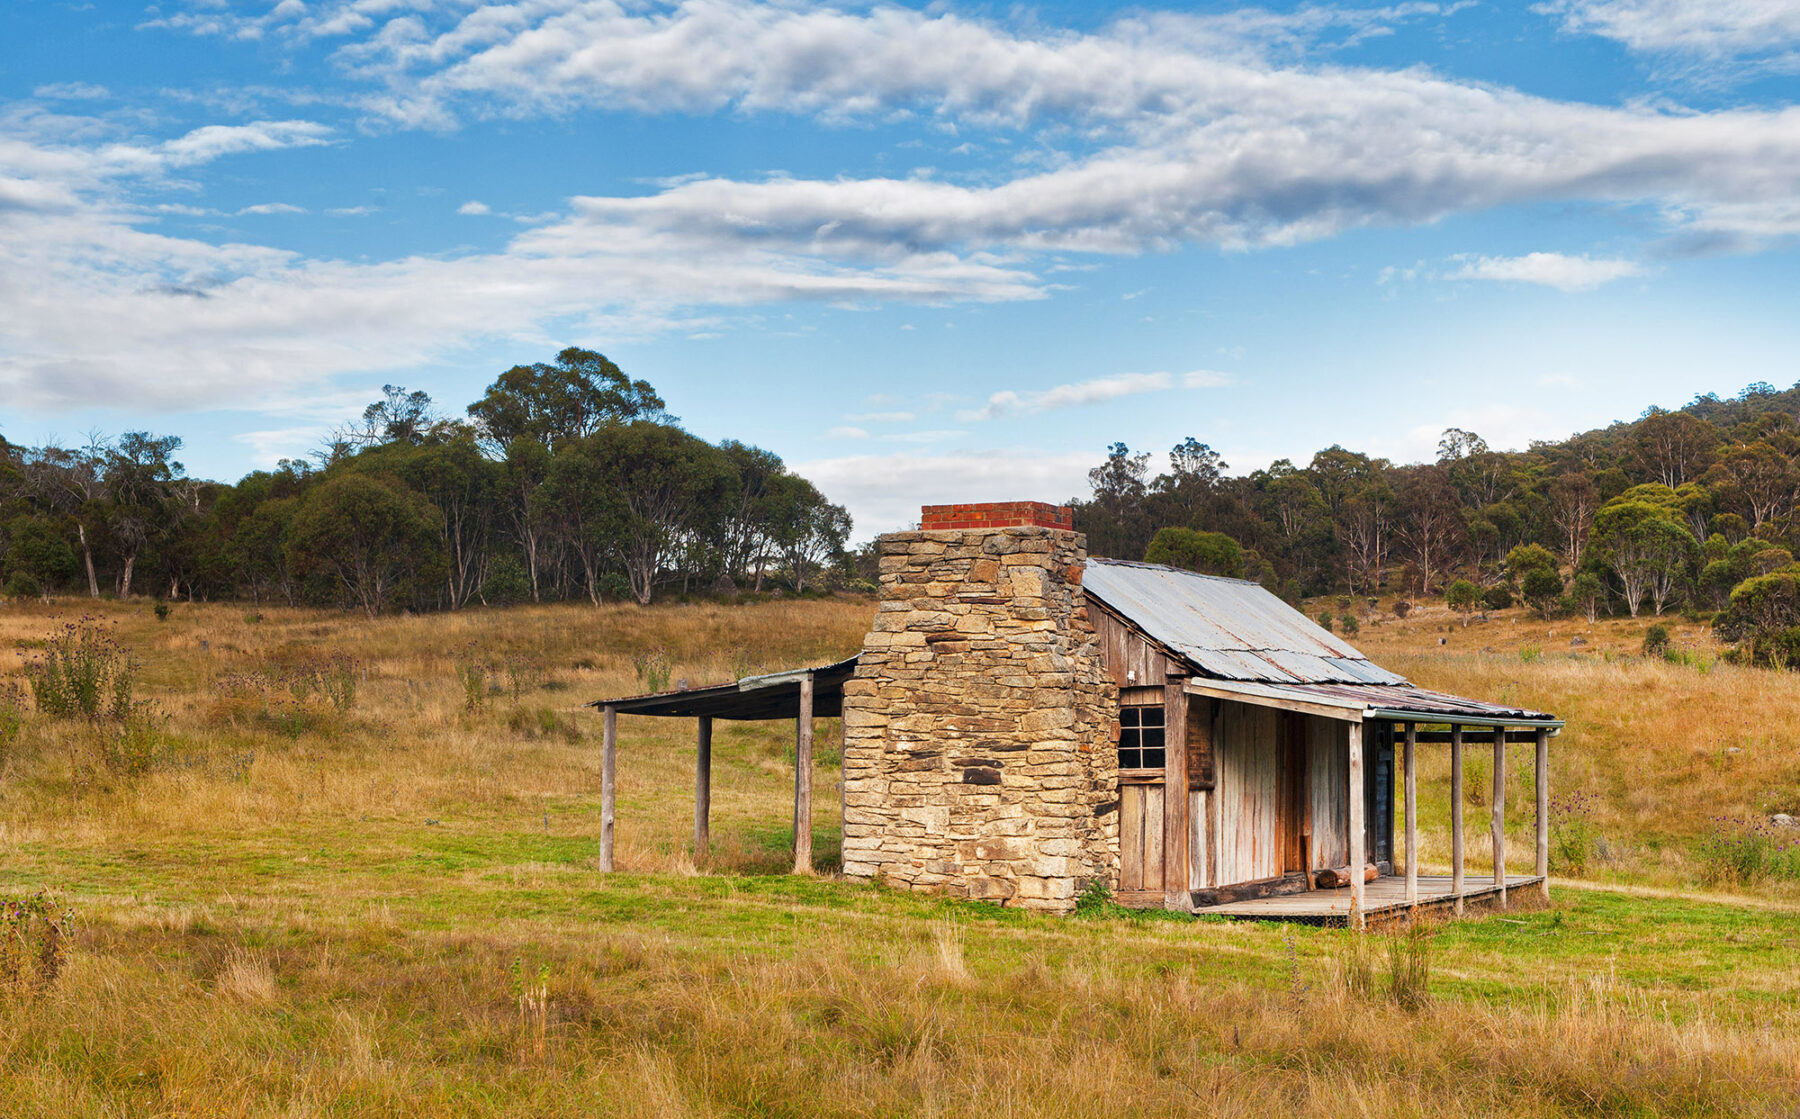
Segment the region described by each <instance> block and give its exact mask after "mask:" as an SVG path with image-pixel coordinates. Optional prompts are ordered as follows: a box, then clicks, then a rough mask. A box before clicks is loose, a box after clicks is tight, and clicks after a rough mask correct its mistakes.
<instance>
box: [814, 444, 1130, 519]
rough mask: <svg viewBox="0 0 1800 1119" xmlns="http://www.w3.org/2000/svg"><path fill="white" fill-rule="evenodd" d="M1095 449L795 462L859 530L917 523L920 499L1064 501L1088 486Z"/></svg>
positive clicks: (937, 501)
mask: <svg viewBox="0 0 1800 1119" xmlns="http://www.w3.org/2000/svg"><path fill="white" fill-rule="evenodd" d="M1098 461H1099V456H1098V455H1094V454H1049V455H1047V454H1045V453H1044V452H1043V449H1042V448H1041V447H1040V448H1011V449H1003V450H998V449H997V450H983V451H970V452H966V453H960V454H940V455H925V454H917V453H912V452H903V453H900V454H892V455H850V456H846V457H843V458H830V459H816V460H814V461H812V462H803V463H796V464H792V465H793V469H794V471H795V472H796V473H798V474H800V475H802V476H804V477H806V478H807V479H809V480H811V481H812V482H813V484H814V485H817V486H818V487H819V488H820V489H821V490H823V491H824V492H825V493H828V494H830V495H831V498H832V500H833V501H838V502H842V503H843V504H844V506H845V507H846V508H848V509H849V510H850V514H851V516H852V517H853V518H854V520H855V523H856V536H857V538H858V539H859V540H866V539H868V538H869V537H872V536H875V535H877V534H878V533H883V532H891V531H894V530H896V529H903V528H908V527H911V526H913V525H915V524H917V523H918V520H919V507H920V506H922V505H947V504H953V503H956V502H961V501H1047V502H1052V503H1056V504H1060V503H1062V502H1064V501H1067V500H1068V499H1069V498H1071V497H1075V496H1078V495H1085V494H1086V493H1087V492H1088V485H1087V472H1088V470H1089V469H1090V468H1091V467H1093V466H1094V465H1096V464H1097V463H1098Z"/></svg>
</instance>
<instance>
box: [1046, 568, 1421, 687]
mask: <svg viewBox="0 0 1800 1119" xmlns="http://www.w3.org/2000/svg"><path fill="white" fill-rule="evenodd" d="M1082 589H1083V590H1084V591H1086V592H1087V593H1088V594H1089V595H1092V596H1093V597H1094V598H1097V599H1099V600H1100V601H1101V602H1103V603H1105V604H1106V605H1107V606H1109V607H1111V608H1112V609H1113V610H1114V611H1115V612H1116V613H1117V614H1119V616H1120V617H1122V618H1124V619H1125V620H1126V621H1127V622H1129V623H1131V624H1132V625H1133V626H1135V627H1137V628H1138V629H1139V630H1141V631H1142V632H1143V633H1144V635H1145V636H1147V637H1149V638H1150V639H1151V640H1153V641H1155V642H1157V643H1158V644H1160V645H1163V646H1165V647H1167V648H1168V649H1169V651H1171V652H1173V653H1175V654H1176V655H1178V656H1180V657H1182V658H1184V659H1186V660H1187V661H1189V662H1190V663H1192V664H1193V666H1194V668H1195V669H1197V670H1198V671H1200V672H1203V673H1205V674H1206V675H1208V676H1212V677H1215V678H1217V679H1221V680H1255V681H1262V682H1264V683H1270V684H1404V683H1406V679H1405V678H1404V677H1402V676H1398V675H1396V674H1394V673H1392V672H1389V671H1388V670H1387V669H1385V668H1382V667H1381V666H1380V665H1378V664H1376V663H1375V662H1373V661H1371V660H1370V659H1369V658H1368V657H1365V656H1363V655H1362V653H1360V652H1358V651H1357V650H1356V648H1355V647H1353V646H1352V645H1351V644H1350V643H1349V642H1347V641H1345V640H1344V639H1343V638H1341V637H1339V636H1337V635H1336V634H1334V633H1332V632H1330V631H1329V630H1326V629H1324V628H1323V627H1321V626H1318V625H1315V624H1314V623H1313V622H1311V621H1310V620H1308V619H1307V617H1306V615H1304V614H1302V613H1300V611H1298V610H1296V609H1294V608H1293V607H1292V606H1289V605H1288V604H1287V603H1285V602H1283V601H1281V600H1280V599H1279V598H1276V597H1275V596H1274V595H1273V594H1270V593H1269V592H1268V590H1266V589H1265V588H1264V587H1262V586H1261V585H1260V584H1258V583H1252V582H1248V581H1246V580H1243V579H1224V578H1220V577H1219V576H1216V575H1200V574H1196V573H1195V572H1192V571H1182V570H1181V569H1179V568H1174V567H1164V566H1162V565H1160V564H1153V563H1130V562H1127V561H1123V560H1092V561H1089V563H1088V567H1087V572H1086V573H1085V574H1084V575H1083V576H1082Z"/></svg>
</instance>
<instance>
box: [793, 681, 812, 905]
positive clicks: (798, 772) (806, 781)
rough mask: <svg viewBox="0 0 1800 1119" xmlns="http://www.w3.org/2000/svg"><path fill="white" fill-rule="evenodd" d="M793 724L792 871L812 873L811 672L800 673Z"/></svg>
mask: <svg viewBox="0 0 1800 1119" xmlns="http://www.w3.org/2000/svg"><path fill="white" fill-rule="evenodd" d="M795 724H796V725H795V728H794V873H795V874H811V873H812V770H813V764H812V753H813V675H812V673H810V672H808V673H806V674H805V675H803V676H801V677H800V715H799V718H797V719H796V720H795Z"/></svg>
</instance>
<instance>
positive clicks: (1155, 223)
mask: <svg viewBox="0 0 1800 1119" xmlns="http://www.w3.org/2000/svg"><path fill="white" fill-rule="evenodd" d="M0 43H3V44H5V46H4V48H0V436H4V437H5V438H7V439H9V440H11V441H12V442H14V443H23V444H32V445H36V444H41V443H44V442H49V441H57V442H62V443H78V442H83V441H85V439H86V438H87V436H88V434H89V433H99V434H102V435H117V434H118V433H120V432H123V431H128V430H150V431H153V432H157V433H173V434H177V435H180V436H182V437H183V438H184V440H185V446H184V448H183V451H182V453H181V458H182V461H183V462H184V463H185V464H186V465H187V468H188V470H189V472H190V473H192V474H195V475H198V476H203V477H211V478H218V479H223V480H233V479H235V478H237V477H239V476H240V475H242V474H244V473H245V472H247V471H250V470H254V469H260V468H266V467H269V466H271V465H273V464H274V463H275V462H276V461H277V460H279V459H281V458H284V457H303V456H305V455H306V454H307V453H308V452H309V451H311V450H314V449H316V448H317V447H318V446H319V445H320V442H321V440H322V438H324V436H325V435H326V434H327V433H328V432H329V431H330V430H331V429H332V428H334V427H336V426H338V425H340V424H343V423H345V422H347V421H350V420H352V419H354V418H355V417H356V416H357V415H359V414H360V412H361V410H362V407H363V406H364V405H365V404H367V403H368V402H370V401H371V400H373V399H375V398H376V397H377V396H378V395H379V391H380V388H381V386H382V385H384V384H396V385H401V386H404V387H405V388H407V389H424V390H425V391H427V392H429V393H430V394H431V395H432V397H433V398H434V399H435V400H436V401H437V402H438V404H439V405H440V407H441V408H442V409H443V410H444V411H445V412H446V413H448V414H452V415H460V414H461V413H462V410H463V408H464V407H465V406H466V405H467V404H468V403H469V402H471V401H473V400H475V399H477V398H478V397H479V395H480V393H481V391H482V389H483V388H484V387H485V386H486V385H487V384H488V383H490V382H491V381H493V379H494V378H495V377H496V376H497V375H498V374H499V373H500V372H502V371H503V370H505V369H506V368H507V367H509V366H511V365H513V364H517V363H524V362H532V361H547V360H550V359H551V358H552V357H553V355H554V354H555V353H556V352H557V351H558V350H559V349H561V348H562V347H564V346H568V345H579V346H584V347H587V348H590V349H595V350H598V351H600V352H602V353H604V354H606V355H607V356H609V357H610V358H612V359H613V360H614V361H615V362H617V363H618V364H619V365H620V366H621V367H622V368H623V369H624V370H625V371H626V372H627V373H628V374H630V375H631V376H632V377H634V378H644V379H646V380H648V381H650V382H651V383H652V384H653V385H655V386H656V388H657V389H658V390H659V391H660V392H661V393H662V395H663V397H664V398H665V400H666V401H667V403H668V407H669V410H670V411H671V412H672V413H674V414H675V415H677V416H679V417H680V420H681V423H682V424H683V426H685V427H686V428H687V429H688V430H690V431H692V432H694V433H695V434H697V435H700V436H702V437H704V438H706V439H710V440H719V439H725V438H733V439H739V440H742V441H744V442H748V443H754V444H756V445H758V446H762V447H765V448H768V449H769V450H772V451H774V452H776V453H778V454H779V455H781V456H782V458H783V459H784V460H785V461H786V462H787V463H788V464H789V465H790V466H791V467H792V468H794V469H795V470H797V471H798V472H800V473H802V474H804V475H806V476H807V477H809V478H811V479H812V480H813V481H815V482H816V483H817V484H818V485H819V486H820V487H821V488H822V489H823V490H824V491H825V493H826V494H827V495H828V496H829V497H830V498H831V499H832V500H834V501H838V502H841V503H843V504H844V505H846V506H847V507H848V508H849V509H850V511H851V513H852V514H853V516H854V517H855V520H856V531H855V533H854V535H855V537H856V538H858V539H866V538H867V537H868V536H870V535H872V534H874V533H876V532H880V531H886V530H889V529H894V528H900V527H906V525H907V524H908V523H910V522H911V521H913V520H916V518H917V515H918V514H917V510H918V507H919V506H920V505H922V504H934V503H940V502H954V501H981V500H1012V499H1036V500H1046V501H1060V500H1064V499H1067V498H1070V497H1074V496H1079V495H1082V494H1084V493H1085V492H1086V471H1087V470H1088V469H1089V468H1090V467H1092V466H1093V465H1095V464H1096V463H1098V462H1099V461H1100V460H1101V459H1102V458H1103V457H1104V455H1105V453H1106V449H1107V447H1108V446H1109V445H1110V444H1112V443H1115V442H1124V443H1126V444H1128V445H1129V446H1130V447H1131V448H1132V449H1133V450H1134V451H1150V452H1154V453H1155V456H1156V457H1155V458H1154V459H1153V465H1154V466H1161V465H1163V462H1164V459H1163V457H1162V456H1163V455H1164V454H1165V453H1166V451H1167V449H1168V448H1170V447H1171V446H1173V445H1175V444H1176V443H1178V442H1180V441H1181V440H1183V439H1184V438H1186V437H1189V436H1192V437H1194V438H1196V439H1199V440H1200V441H1202V442H1204V443H1208V444H1210V445H1211V446H1213V447H1214V448H1215V449H1217V450H1218V451H1219V452H1220V453H1221V454H1222V455H1223V456H1224V459H1225V461H1226V463H1227V464H1228V465H1229V468H1230V470H1231V472H1233V473H1242V472H1245V471H1248V470H1253V469H1257V468H1260V467H1263V466H1266V465H1268V464H1269V463H1270V462H1272V461H1274V460H1276V459H1279V458H1290V459H1293V460H1295V461H1297V462H1301V463H1304V461H1305V460H1306V459H1308V458H1309V457H1310V456H1311V454H1312V453H1313V452H1314V451H1316V450H1318V449H1320V448H1323V447H1326V446H1329V445H1331V444H1342V445H1345V446H1348V447H1350V448H1352V449H1356V450H1361V451H1365V452H1368V453H1371V454H1377V455H1382V456H1386V457H1389V458H1391V459H1394V460H1395V461H1402V462H1410V461H1419V460H1424V459H1429V458H1431V457H1432V456H1433V453H1434V450H1435V447H1436V443H1437V439H1438V436H1439V433H1440V432H1441V431H1442V430H1443V429H1444V428H1446V427H1451V426H1455V427H1461V428H1466V429H1469V430H1473V431H1475V432H1477V433H1478V434H1480V435H1482V436H1484V437H1485V438H1486V439H1487V440H1488V441H1489V443H1490V444H1492V445H1493V446H1496V447H1510V448H1519V447H1524V446H1525V445H1526V444H1527V443H1528V442H1529V441H1531V440H1533V439H1556V438H1561V437H1564V436H1566V435H1569V434H1571V433H1573V432H1575V431H1578V430H1584V429H1587V428H1590V427H1595V426H1603V425H1605V424H1607V423H1609V422H1612V421H1614V420H1619V419H1630V418H1634V417H1636V416H1637V415H1639V414H1640V413H1642V412H1643V411H1644V409H1646V408H1648V407H1651V406H1662V407H1678V406H1680V405H1681V404H1684V403H1686V402H1687V401H1688V400H1690V399H1692V398H1693V397H1694V396H1695V395H1696V394H1701V393H1713V392H1716V393H1719V394H1721V395H1731V394H1734V393H1736V392H1737V391H1739V390H1740V389H1741V388H1742V387H1743V386H1745V385H1746V384H1749V383H1751V382H1756V381H1766V382H1769V383H1771V384H1774V385H1776V386H1778V387H1786V386H1787V385H1789V384H1792V383H1793V382H1794V381H1795V379H1796V377H1800V370H1797V369H1796V366H1797V362H1796V356H1795V355H1797V354H1800V298H1797V296H1800V252H1797V251H1796V234H1797V233H1800V107H1797V106H1796V104H1795V102H1796V94H1797V92H1800V78H1797V75H1800V0H1713V2H1709V3H1704V4H1703V3H1695V2H1687V0H1545V2H1542V3H1536V4H1531V3H1517V2H1510V0H1509V2H1504V3H1503V2H1500V0H1475V2H1469V0H1459V2H1445V3H1424V2H1397V3H1390V4H1385V5H1334V4H1310V3H1308V4H1291V3H1273V4H1270V5H1268V6H1265V7H1241V6H1236V5H1231V4H1194V5H1169V6H1145V5H1128V6H1117V5H1109V4H1105V3H1097V2H1093V3H1076V2H1072V0H1050V2H1045V3H1038V4H1030V3H1024V4H1003V3H980V2H968V3H963V2H957V0H942V2H934V3H928V4H897V3H872V4H871V3H853V2H843V3H836V4H828V3H813V2H806V0H792V2H782V3H752V2H749V0H686V2H679V0H678V2H657V0H517V2H515V3H505V4H501V3H485V2H482V0H279V2H276V3H270V2H268V0H254V2H245V3H234V2H230V0H161V2H159V3H156V4H151V5H148V6H146V5H144V4H142V3H114V2H110V0H92V2H79V3H71V2H65V0H9V2H8V3H7V4H6V5H4V7H3V8H0Z"/></svg>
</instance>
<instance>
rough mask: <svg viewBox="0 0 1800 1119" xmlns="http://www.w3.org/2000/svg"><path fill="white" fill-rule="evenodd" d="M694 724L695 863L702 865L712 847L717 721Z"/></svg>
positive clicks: (705, 719)
mask: <svg viewBox="0 0 1800 1119" xmlns="http://www.w3.org/2000/svg"><path fill="white" fill-rule="evenodd" d="M694 722H695V724H696V726H695V731H694V739H695V741H694V861H695V862H699V861H700V860H701V859H704V858H706V856H707V854H708V852H709V851H710V849H711V847H712V732H713V721H712V716H711V715H702V716H700V717H699V718H698V719H696V720H694Z"/></svg>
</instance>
